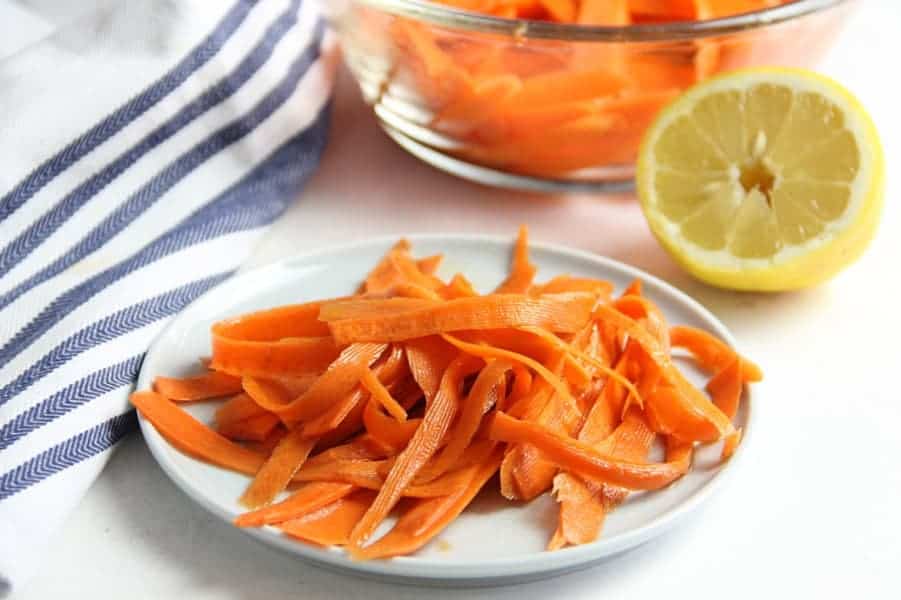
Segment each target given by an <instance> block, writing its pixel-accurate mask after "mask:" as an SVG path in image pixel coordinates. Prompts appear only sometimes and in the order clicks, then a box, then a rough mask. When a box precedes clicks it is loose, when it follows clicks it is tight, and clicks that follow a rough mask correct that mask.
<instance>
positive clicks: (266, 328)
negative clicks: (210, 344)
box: [212, 302, 328, 342]
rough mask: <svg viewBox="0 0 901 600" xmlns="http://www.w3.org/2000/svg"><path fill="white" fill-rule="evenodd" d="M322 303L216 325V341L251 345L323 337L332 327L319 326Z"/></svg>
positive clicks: (308, 304) (240, 318) (284, 307)
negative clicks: (252, 343)
mask: <svg viewBox="0 0 901 600" xmlns="http://www.w3.org/2000/svg"><path fill="white" fill-rule="evenodd" d="M321 304H322V303H321V302H307V303H306V304H290V305H288V306H280V307H278V308H270V309H267V310H261V311H257V312H252V313H248V314H245V315H241V316H240V317H236V318H234V319H225V320H223V321H218V322H216V323H214V324H213V327H212V333H213V337H214V338H216V337H220V336H221V337H223V338H227V339H230V340H244V341H248V342H272V341H276V340H280V339H282V338H305V337H322V336H326V335H328V327H326V326H325V325H323V324H322V323H320V322H319V319H318V318H317V317H318V315H319V307H320V306H321Z"/></svg>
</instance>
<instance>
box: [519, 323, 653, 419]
mask: <svg viewBox="0 0 901 600" xmlns="http://www.w3.org/2000/svg"><path fill="white" fill-rule="evenodd" d="M519 329H520V330H521V331H527V332H529V333H531V334H532V335H535V336H538V337H540V338H542V339H544V340H546V341H548V342H549V343H551V344H553V345H555V346H556V347H557V348H559V349H560V350H561V351H562V352H565V353H566V354H567V356H568V357H570V356H575V357H578V358H580V359H582V360H584V361H586V362H588V363H590V364H591V365H592V366H593V367H594V368H595V369H597V370H599V371H601V372H602V373H604V374H605V375H607V377H610V378H612V379H615V380H616V381H617V382H618V383H619V384H620V385H622V386H623V387H625V388H626V389H627V390H629V392H630V393H631V394H633V395H634V396H635V397H636V398H638V400H639V402H640V401H641V395H640V394H639V393H638V390H637V389H636V388H635V386H634V385H633V384H632V382H631V381H629V380H628V378H626V377H624V376H623V375H622V374H621V373H619V372H618V371H617V370H616V369H611V368H610V367H608V366H607V365H605V364H604V363H603V362H601V361H600V360H598V359H596V358H594V357H593V356H590V355H589V354H586V353H585V352H582V351H581V350H579V349H577V348H574V347H573V346H572V344H567V343H566V342H564V341H563V340H561V339H560V338H558V337H557V336H555V335H554V334H553V333H550V332H549V331H547V330H544V329H541V328H539V327H520V328H519ZM589 379H590V377H589Z"/></svg>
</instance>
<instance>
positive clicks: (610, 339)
mask: <svg viewBox="0 0 901 600" xmlns="http://www.w3.org/2000/svg"><path fill="white" fill-rule="evenodd" d="M448 1H450V0H448ZM453 1H455V2H459V3H460V6H463V5H464V4H466V3H470V4H471V6H469V5H467V6H469V7H470V8H473V7H475V8H478V6H482V7H485V6H488V5H489V4H490V0H453ZM662 1H664V0H661V2H662ZM691 1H694V0H691ZM630 2H631V0H617V1H616V2H607V0H603V2H602V1H601V0H598V1H597V2H589V1H587V0H515V1H514V0H504V3H506V4H505V5H506V6H507V7H508V9H509V10H511V11H514V12H516V14H519V15H524V14H533V16H534V17H535V18H554V19H570V18H575V19H577V20H578V19H586V20H588V21H590V20H592V19H599V18H608V17H604V16H603V15H604V14H608V16H609V15H613V17H609V18H619V17H617V16H616V15H617V14H620V12H619V11H622V10H623V6H627V7H630V6H632V4H630ZM640 2H641V7H642V8H641V10H642V11H645V13H647V14H648V15H651V14H652V13H654V11H655V10H656V8H655V6H656V5H654V3H653V2H651V0H640ZM526 5H528V6H529V7H531V8H530V9H529V10H533V11H534V13H528V11H526V12H523V11H525V10H526V9H525V8H523V7H525V6H526ZM505 10H506V9H505ZM629 10H631V9H629ZM573 14H574V15H575V17H572V15H573ZM629 14H632V13H629ZM415 35H416V34H413V37H411V38H410V40H409V43H411V44H418V45H419V47H420V49H421V51H422V52H427V53H433V54H431V55H430V58H429V59H428V64H423V65H422V68H423V69H433V70H436V72H437V71H443V72H445V73H453V70H454V69H458V68H459V67H457V66H455V65H453V63H451V62H447V61H444V60H443V59H442V56H443V52H444V50H443V46H440V45H436V44H434V43H433V40H430V39H427V38H416V37H415ZM580 52H582V53H585V56H586V57H590V55H591V53H590V49H587V48H583V49H581V50H580ZM607 58H608V59H609V62H607V63H604V64H605V66H604V67H603V68H604V69H609V70H610V73H613V72H614V71H616V73H618V74H616V75H614V74H610V75H609V78H610V79H609V81H611V82H612V81H617V79H616V78H617V77H626V71H625V70H623V69H625V67H626V64H625V63H623V62H621V61H620V62H617V60H618V58H617V55H616V54H615V53H612V54H610V53H608V55H607ZM619 58H622V57H619ZM502 59H503V58H502V57H499V56H497V55H493V54H492V55H490V56H485V57H482V58H481V59H480V60H485V61H492V60H502ZM508 59H509V57H507V59H506V60H508ZM472 60H475V57H472ZM523 66H525V63H523ZM584 68H585V69H589V67H584ZM592 68H594V67H592ZM596 69H599V68H596ZM596 75H597V73H595V74H594V75H592V76H588V75H586V74H585V73H584V72H583V73H582V74H580V75H578V76H575V75H573V76H572V77H571V78H568V77H566V76H564V75H561V74H560V73H555V72H553V70H551V71H550V72H548V73H547V74H546V75H539V74H535V75H534V77H532V79H537V78H539V77H545V80H546V81H547V82H552V81H557V83H558V84H559V85H560V86H561V88H560V89H557V90H555V91H554V92H553V93H558V94H561V99H563V98H565V96H566V94H572V95H573V102H578V101H579V100H577V98H581V99H582V100H585V99H587V98H590V97H591V94H592V93H593V92H592V91H591V90H592V89H593V86H595V85H596V84H597V83H598V82H597V79H596ZM448 77H450V79H449V88H448V89H449V90H450V88H452V87H454V86H457V85H469V84H468V83H461V81H460V80H454V79H453V77H452V76H451V75H448ZM532 84H534V81H533V82H532ZM511 85H512V84H511ZM609 85H613V84H609ZM617 85H619V84H617ZM464 89H465V87H461V88H458V90H457V91H458V92H460V90H464ZM505 90H506V91H505ZM517 90H519V88H517V87H516V86H515V85H512V87H505V85H501V84H500V83H499V84H498V85H497V86H495V87H492V88H491V89H480V90H479V93H484V94H494V95H495V96H496V97H498V98H500V99H503V98H506V94H516V93H517ZM524 91H525V92H526V96H524V97H526V98H528V97H530V96H529V95H535V94H538V96H535V97H536V98H539V97H540V91H539V90H538V89H537V88H533V87H531V86H525V87H524ZM549 93H550V92H549ZM499 101H501V100H499ZM516 110H519V111H525V110H527V108H526V107H524V106H518V107H517V108H516ZM574 110H575V109H574ZM533 117H534V118H535V119H536V122H537V120H538V117H537V116H536V115H533ZM541 118H543V119H550V118H551V115H550V114H545V115H543V116H542V117H541ZM524 151H528V148H526V149H525V150H524ZM512 255H513V256H512V260H511V264H510V272H509V276H508V277H507V278H506V279H505V280H504V282H503V283H502V284H500V285H499V286H498V287H497V288H496V290H497V291H496V292H494V293H489V294H486V295H480V294H478V292H476V290H475V288H474V287H473V286H472V284H471V283H470V282H469V280H467V279H466V278H465V276H463V275H462V274H457V275H455V276H454V277H453V279H452V280H451V281H450V282H445V281H443V280H441V279H439V278H438V276H437V275H436V273H437V269H438V266H439V264H440V262H441V255H434V256H428V257H425V258H417V257H416V256H414V255H413V253H412V248H411V245H410V244H409V242H407V241H405V240H401V241H400V242H398V243H397V244H395V245H394V246H393V247H392V248H390V249H389V250H388V251H387V253H386V255H385V256H384V257H383V258H382V259H381V260H380V261H379V262H378V263H377V264H376V266H375V267H374V268H373V270H372V271H371V272H370V273H369V274H368V275H367V276H366V279H365V281H364V282H363V284H362V285H361V286H360V287H359V288H358V290H357V293H356V294H355V295H353V296H349V297H343V298H334V299H323V300H321V301H318V302H309V303H306V304H295V305H290V306H285V307H275V308H271V309H267V310H263V311H258V312H255V313H251V314H249V315H245V316H238V317H236V318H232V319H228V320H224V321H220V322H218V323H216V324H215V325H214V326H213V328H212V332H211V338H212V345H213V355H212V358H211V359H210V361H209V364H208V365H206V366H207V368H208V369H209V372H207V373H205V374H203V375H200V376H197V377H189V378H182V379H179V378H173V377H165V376H161V377H157V378H156V380H155V382H154V388H155V390H156V391H139V392H135V393H134V394H132V396H131V399H132V403H133V404H134V405H135V407H136V408H137V409H138V411H139V412H140V413H141V415H143V417H144V418H146V419H147V420H148V421H149V422H150V423H151V424H152V425H153V426H154V427H155V428H156V429H157V430H158V431H159V432H160V434H161V435H162V436H163V437H165V438H166V439H167V440H168V441H169V442H170V443H171V444H172V445H173V446H174V447H176V448H178V449H180V450H181V451H183V452H185V453H186V454H189V455H190V456H193V457H195V458H197V459H199V460H203V461H205V462H208V463H210V464H212V465H216V466H219V467H223V468H227V469H231V470H234V471H237V472H239V473H242V474H245V475H247V476H249V477H250V478H251V479H250V480H249V484H248V486H247V487H246V490H245V492H244V494H243V495H242V496H241V497H240V499H239V501H240V503H241V504H243V505H244V506H246V507H248V508H250V509H251V510H249V511H248V512H246V513H244V514H241V515H239V516H237V517H236V518H235V521H234V522H235V525H237V526H239V527H262V526H266V525H269V526H274V527H276V528H279V529H280V530H281V531H282V532H283V533H284V534H285V535H286V536H289V537H291V538H293V539H296V540H297V541H298V543H310V544H316V545H322V546H342V547H344V549H345V551H346V552H347V553H348V554H349V555H350V556H351V557H353V558H355V559H372V558H382V557H390V556H398V555H405V554H410V553H413V552H416V551H417V550H419V549H420V548H422V547H423V546H425V545H426V544H428V543H429V541H430V540H433V539H434V538H435V536H437V535H438V533H439V532H441V531H442V530H443V529H444V528H445V527H447V526H448V525H450V524H451V523H452V522H453V521H454V519H456V518H457V517H458V516H459V515H460V514H461V513H462V512H463V511H464V510H465V509H466V507H467V506H468V505H469V503H470V502H471V501H472V499H473V498H474V497H475V495H476V494H477V493H478V492H479V491H480V490H482V489H483V488H484V487H486V485H487V486H488V487H491V488H494V493H497V491H499V492H500V495H501V496H503V497H505V498H507V499H511V500H519V501H524V502H528V501H530V500H532V499H533V498H536V497H538V496H540V495H541V494H543V493H544V492H547V491H551V490H552V491H553V494H554V495H555V497H556V501H557V507H558V518H557V526H556V529H555V531H553V532H552V534H551V535H550V536H549V542H548V546H547V547H548V549H549V550H555V549H558V548H562V547H564V546H567V545H577V544H585V543H590V542H591V541H593V540H595V539H597V537H598V536H599V535H601V532H602V530H603V527H604V523H605V521H606V520H608V519H609V518H610V514H611V513H612V512H613V511H615V510H616V508H617V507H618V506H619V505H620V504H621V503H622V502H623V501H625V500H626V499H627V498H628V496H629V494H630V493H631V492H632V491H633V490H646V491H650V490H658V489H660V488H662V487H665V486H666V485H668V484H670V483H672V482H673V481H675V480H677V479H678V478H680V477H681V476H683V475H684V474H685V473H686V472H687V471H688V470H689V469H690V468H691V463H692V457H693V453H694V448H695V446H696V445H697V444H699V443H714V442H718V443H719V442H721V443H722V452H721V460H722V461H726V460H728V459H729V458H730V457H731V456H732V455H733V453H734V452H735V451H736V449H737V447H738V445H739V443H740V441H741V436H742V429H740V428H738V427H737V425H738V424H739V423H740V420H741V418H742V416H743V413H742V412H741V411H740V410H739V408H740V407H741V402H742V401H743V399H742V394H743V393H744V389H745V386H746V385H747V384H748V383H749V382H751V381H757V380H759V379H760V378H761V377H762V375H761V373H760V370H759V368H758V367H757V366H756V365H754V363H752V362H750V361H749V360H747V359H745V358H743V357H741V356H740V355H739V354H738V353H737V352H736V351H735V350H733V349H732V348H730V347H729V346H728V345H727V344H725V343H724V342H722V341H720V340H718V339H716V338H715V337H714V336H712V335H711V334H709V333H706V332H704V331H701V330H697V329H692V328H689V327H684V326H678V325H677V326H674V327H670V325H669V324H668V323H667V320H666V318H665V316H664V314H663V312H662V311H661V310H660V308H659V307H658V306H657V305H656V304H655V303H654V301H653V290H650V289H649V290H647V291H648V295H647V296H646V295H644V293H645V290H642V285H641V281H640V280H636V281H635V282H633V283H632V284H631V285H629V286H628V287H627V288H626V289H625V291H624V292H623V293H622V294H621V295H619V296H613V295H612V294H613V285H612V284H611V283H610V282H608V281H602V280H595V279H591V278H589V277H575V276H569V275H560V276H557V277H554V278H553V279H551V280H550V281H547V282H545V283H535V276H536V267H535V265H534V264H533V263H532V262H531V260H530V258H529V249H528V231H527V229H526V228H525V227H523V228H522V229H521V230H520V232H519V236H518V237H517V240H516V243H515V244H514V245H513V253H512ZM671 348H672V349H674V351H675V352H676V353H679V354H681V353H684V352H687V353H688V354H689V355H690V356H691V357H692V358H693V359H694V361H695V362H696V363H697V364H698V365H699V366H700V368H701V370H702V371H705V372H707V373H709V375H708V379H707V381H706V385H702V386H701V387H696V386H695V385H694V383H692V382H691V381H689V380H688V378H687V377H686V376H685V374H684V373H683V372H682V371H681V370H680V369H679V367H678V366H677V365H678V364H679V363H678V361H677V360H675V358H674V356H673V355H672V354H671ZM705 390H706V392H705ZM196 400H216V401H218V402H219V404H218V405H217V406H215V407H214V408H215V413H214V417H213V418H212V419H211V420H212V421H214V422H215V430H214V429H213V428H211V427H210V426H208V425H207V424H205V423H203V422H201V421H200V420H198V419H196V418H194V417H193V416H192V415H191V414H190V413H189V412H188V408H186V406H187V405H186V404H184V403H187V402H191V401H196ZM736 418H738V421H737V422H736V424H733V422H732V421H733V419H736ZM655 439H659V440H662V441H663V442H664V443H665V445H666V455H665V458H664V460H663V462H654V461H650V462H649V453H650V449H651V446H652V443H653V442H654V440H655ZM495 473H497V474H498V475H499V477H498V480H499V482H498V483H497V484H494V483H491V484H490V485H489V481H491V479H492V477H493V475H494V474H495ZM498 487H499V490H497V488H498ZM281 496H285V498H284V499H282V498H281ZM393 515H396V517H397V520H396V522H395V523H394V525H393V527H391V528H390V529H389V531H388V533H387V534H385V535H384V536H382V537H381V538H378V539H376V538H377V536H376V531H381V529H380V527H381V526H382V525H384V523H385V521H386V520H389V517H391V518H393Z"/></svg>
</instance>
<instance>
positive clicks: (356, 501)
mask: <svg viewBox="0 0 901 600" xmlns="http://www.w3.org/2000/svg"><path fill="white" fill-rule="evenodd" d="M373 498H375V494H374V493H373V492H371V491H369V490H360V491H357V492H354V493H353V494H350V495H348V496H344V497H342V498H338V499H337V500H335V501H334V502H332V503H331V504H328V505H326V506H323V507H322V508H320V509H319V510H317V511H315V512H311V513H307V514H305V515H303V516H302V517H300V518H297V519H292V520H291V521H285V522H284V523H280V524H279V525H278V528H279V529H281V530H282V531H284V532H285V533H287V534H288V535H290V536H292V537H296V538H300V539H302V540H304V541H307V542H313V543H314V544H319V545H322V546H343V545H344V544H346V543H347V541H348V539H349V538H350V532H351V530H353V527H354V525H356V524H357V521H359V520H360V517H362V516H363V514H364V513H365V512H366V510H367V509H368V508H369V505H370V504H372V500H373Z"/></svg>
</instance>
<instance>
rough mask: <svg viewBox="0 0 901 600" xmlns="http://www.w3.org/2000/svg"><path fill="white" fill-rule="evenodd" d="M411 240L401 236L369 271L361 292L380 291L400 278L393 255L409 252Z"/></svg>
mask: <svg viewBox="0 0 901 600" xmlns="http://www.w3.org/2000/svg"><path fill="white" fill-rule="evenodd" d="M409 251H410V242H409V241H407V240H405V239H403V238H401V239H400V240H398V242H397V243H396V244H394V246H392V247H391V249H390V250H388V252H387V253H386V254H385V256H384V257H382V260H380V261H379V263H378V264H377V265H376V266H375V267H374V268H373V269H372V271H370V272H369V275H367V276H366V280H365V282H364V283H363V286H362V287H361V289H360V290H359V291H360V292H379V291H382V290H385V289H387V288H389V287H391V286H392V285H393V284H395V283H396V282H397V281H398V279H399V273H398V272H397V269H396V267H395V264H394V261H393V260H392V258H393V256H394V254H395V253H397V252H409Z"/></svg>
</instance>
